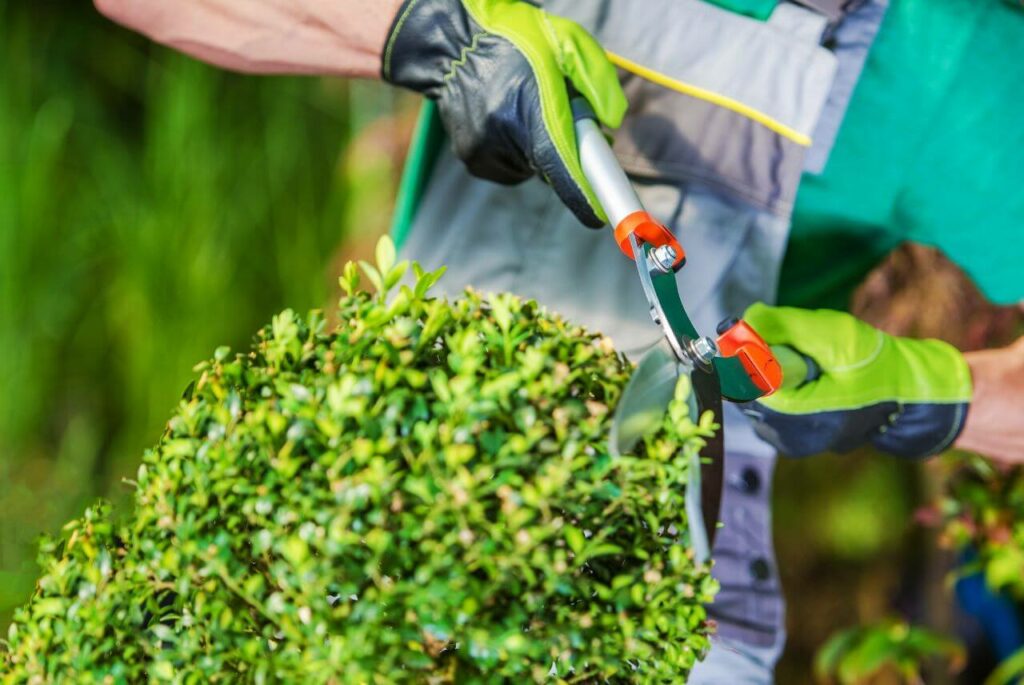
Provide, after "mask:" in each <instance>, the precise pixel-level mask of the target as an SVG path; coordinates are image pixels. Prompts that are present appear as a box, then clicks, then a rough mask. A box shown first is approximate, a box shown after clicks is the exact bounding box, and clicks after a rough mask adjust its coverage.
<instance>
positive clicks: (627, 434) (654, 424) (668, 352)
mask: <svg viewBox="0 0 1024 685" xmlns="http://www.w3.org/2000/svg"><path fill="white" fill-rule="evenodd" d="M682 371H683V369H682V365H681V364H680V363H679V361H678V360H677V359H676V356H675V354H674V353H673V352H672V349H671V348H670V347H669V346H668V343H666V342H665V341H664V340H663V341H662V342H660V343H658V344H657V345H655V346H654V347H652V348H651V349H649V350H648V351H647V352H645V353H644V356H643V357H641V358H640V363H639V364H637V366H636V370H635V371H634V372H633V375H632V376H631V377H630V379H629V382H628V383H627V384H626V389H625V390H624V391H623V393H622V399H620V400H619V404H618V406H617V407H616V408H615V416H614V417H613V419H612V430H611V436H610V438H611V439H610V443H611V451H612V456H616V457H618V456H621V455H623V454H629V453H630V452H631V451H632V450H633V448H634V447H636V445H637V443H638V442H640V440H642V439H643V438H644V436H645V435H649V434H651V433H653V432H654V431H656V430H657V429H658V427H659V426H660V425H661V422H662V419H664V417H665V410H666V409H667V408H668V404H669V402H671V401H672V396H673V395H674V394H675V391H676V383H677V382H678V380H679V376H680V374H681V373H682Z"/></svg>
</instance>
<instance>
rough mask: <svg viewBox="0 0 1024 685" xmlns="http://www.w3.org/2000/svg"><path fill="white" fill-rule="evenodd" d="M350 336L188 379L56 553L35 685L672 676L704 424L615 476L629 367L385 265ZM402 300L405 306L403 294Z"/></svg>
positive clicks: (693, 606) (26, 666) (631, 461)
mask: <svg viewBox="0 0 1024 685" xmlns="http://www.w3.org/2000/svg"><path fill="white" fill-rule="evenodd" d="M363 267H364V272H365V273H366V275H367V276H368V278H369V280H370V281H371V282H372V283H373V284H374V285H375V286H376V289H377V291H378V294H377V295H375V296H371V295H369V294H366V293H363V292H360V291H359V290H358V285H359V275H358V270H357V268H356V267H355V266H354V265H352V264H349V265H348V267H346V269H345V275H344V277H343V278H342V285H343V286H344V287H345V289H346V290H347V291H348V293H349V294H348V296H346V297H345V298H343V299H342V300H341V303H340V310H339V312H338V317H339V319H338V320H339V322H340V323H339V325H338V326H337V328H336V329H335V330H334V331H333V332H330V333H327V332H325V330H326V326H325V323H324V319H323V317H322V316H321V315H320V314H319V313H315V312H314V313H312V314H310V315H309V316H308V317H307V318H306V319H300V318H298V317H296V316H295V315H294V314H293V313H292V312H290V311H286V312H284V313H282V314H280V315H279V316H277V317H275V318H274V321H273V324H272V325H271V326H269V327H268V328H266V329H264V330H263V331H261V332H260V333H259V335H258V336H257V339H256V342H255V345H254V347H253V349H252V350H251V351H250V352H249V353H248V354H244V355H237V356H231V355H230V353H229V351H228V350H227V349H223V348H222V349H219V350H218V351H217V352H216V354H215V355H214V358H213V359H212V360H211V361H209V362H206V363H203V364H200V365H199V366H198V367H196V370H197V372H198V373H199V378H198V380H197V381H196V382H195V383H194V384H193V386H191V387H190V388H189V390H188V391H187V392H186V395H185V397H184V399H183V401H182V402H181V404H180V405H179V407H178V409H177V412H176V413H175V415H174V416H173V417H172V418H171V420H170V421H169V423H168V425H167V430H166V432H165V434H164V436H163V438H162V439H161V441H160V443H159V444H158V446H157V447H156V448H155V449H154V450H151V451H150V452H148V453H147V454H146V455H145V456H144V458H143V464H142V466H141V467H140V469H139V472H138V477H137V481H136V483H135V485H136V493H135V510H134V515H133V517H132V518H131V519H130V520H129V521H127V522H126V523H124V524H117V523H113V522H112V521H111V517H110V514H109V512H108V510H107V508H106V507H104V506H102V505H99V506H96V507H94V508H91V509H89V510H88V511H86V513H85V515H84V516H83V517H82V518H81V519H80V520H77V521H73V522H72V523H70V524H68V525H67V526H66V527H65V529H64V534H63V535H62V537H61V539H59V540H51V541H47V542H44V544H43V546H42V552H41V563H42V566H43V570H44V575H43V577H42V578H41V580H40V581H39V583H38V587H37V591H36V594H35V596H34V598H33V599H32V601H31V602H30V603H29V604H28V605H27V606H26V607H24V608H23V609H20V610H19V611H18V612H17V615H16V618H15V622H14V623H13V624H12V626H11V628H10V631H9V641H8V645H7V653H6V654H5V656H4V661H5V664H6V668H7V674H6V676H5V678H4V682H6V683H16V682H25V681H28V682H43V681H50V680H54V681H64V682H79V683H88V682H139V681H142V680H145V679H150V680H152V681H154V682H182V683H205V682H224V681H249V682H272V681H285V682H338V683H390V682H455V681H458V682H498V681H505V680H507V681H511V682H524V681H527V680H533V681H538V680H544V679H549V678H554V677H556V676H557V677H559V678H564V679H572V680H574V681H583V680H596V681H601V680H605V679H610V680H615V681H620V680H621V681H636V682H650V681H671V682H680V681H681V680H683V679H684V677H685V675H686V673H687V672H688V670H689V669H690V668H691V666H692V665H693V664H694V663H695V661H696V659H698V658H699V656H700V655H701V654H702V653H703V652H704V650H705V649H706V648H707V647H708V632H709V622H708V621H707V619H706V614H705V610H704V608H703V605H704V604H705V603H706V602H708V601H709V600H710V599H711V597H712V595H713V593H714V590H715V585H714V581H712V580H711V578H710V576H709V575H708V568H707V567H706V566H704V565H698V564H696V563H695V562H694V561H693V558H692V555H691V553H690V552H689V551H688V545H687V542H688V541H687V540H686V537H685V534H675V531H685V530H686V529H687V528H686V517H685V508H684V484H685V482H686V480H687V475H688V474H687V466H686V465H687V464H688V463H689V459H690V457H691V456H692V454H693V452H694V451H695V450H698V449H699V448H700V446H701V444H702V440H703V437H706V436H707V435H709V432H710V431H711V430H713V429H714V426H713V425H711V424H710V422H709V421H702V422H701V423H702V425H700V426H695V425H694V424H693V423H692V422H690V421H689V420H688V419H687V418H686V408H685V394H686V387H685V384H683V383H681V384H680V392H679V397H677V401H676V402H675V404H674V405H673V407H672V408H671V416H670V417H669V418H667V419H666V421H665V424H664V427H663V430H662V431H661V432H660V433H659V434H658V435H655V436H652V437H651V438H649V439H647V440H646V442H645V444H644V445H642V446H641V447H639V448H638V450H637V454H636V455H635V456H626V457H622V458H620V459H617V460H615V459H612V458H610V457H609V455H608V453H607V449H606V435H607V433H608V429H609V424H610V410H611V409H612V407H613V406H614V403H615V401H616V399H617V398H618V397H619V395H620V393H621V390H622V388H623V386H624V384H625V382H626V380H627V377H628V375H629V367H628V365H627V364H626V363H625V361H624V360H623V358H622V357H621V356H618V355H616V354H615V352H614V351H613V350H612V349H611V346H610V345H609V344H608V341H607V340H606V339H603V338H601V337H599V336H596V335H593V334H590V333H588V332H587V331H585V330H584V329H582V328H579V327H575V326H571V325H569V324H567V323H565V322H563V321H562V320H560V319H559V318H557V317H555V316H552V315H549V314H548V313H546V312H545V311H544V310H542V309H541V308H539V307H538V306H537V305H536V304H535V303H533V302H522V301H520V300H517V299H515V298H514V297H511V296H495V297H492V298H490V299H485V298H482V297H481V296H480V295H478V294H475V293H473V292H467V294H466V295H465V297H463V298H460V299H458V300H456V301H455V302H451V303H449V302H447V301H444V300H440V299H432V298H430V297H428V294H427V291H428V289H429V287H430V286H431V284H432V283H433V282H434V281H436V279H437V278H438V277H439V275H440V274H439V273H433V274H424V273H423V272H422V271H420V270H419V268H418V267H415V266H414V267H413V269H414V270H415V271H416V276H417V278H416V283H415V286H414V287H413V288H410V287H404V286H403V287H402V288H401V289H400V290H399V291H398V292H397V293H394V292H393V290H394V286H395V285H396V284H397V283H398V281H399V280H401V278H402V276H403V274H404V272H405V271H406V269H407V267H408V265H407V264H406V263H401V264H398V265H395V264H394V248H393V247H392V246H391V245H390V243H389V242H384V243H382V244H381V246H380V248H379V249H378V265H377V268H374V267H371V266H370V265H366V264H364V265H363ZM388 291H392V297H391V298H390V299H386V297H385V296H386V294H387V292H388Z"/></svg>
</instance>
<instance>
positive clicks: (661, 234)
mask: <svg viewBox="0 0 1024 685" xmlns="http://www.w3.org/2000/svg"><path fill="white" fill-rule="evenodd" d="M630 235H636V239H637V242H640V243H650V244H651V245H653V246H654V247H662V246H664V245H671V246H672V247H673V248H675V251H676V261H675V267H676V268H679V267H680V266H682V265H683V262H685V261H686V252H685V251H684V250H683V246H682V245H681V244H680V243H679V241H678V240H676V237H675V236H674V235H672V231H670V230H668V228H666V227H665V226H664V225H662V224H660V223H658V221H656V220H655V218H654V217H652V216H651V215H650V214H648V213H647V212H645V211H642V210H641V211H637V212H633V213H632V214H630V215H629V216H627V217H626V218H625V219H623V220H622V221H620V222H619V225H618V226H616V227H615V242H617V243H618V244H619V249H621V250H622V251H623V253H625V255H626V256H627V257H629V258H630V259H632V258H633V249H632V248H631V247H630V245H629V236H630Z"/></svg>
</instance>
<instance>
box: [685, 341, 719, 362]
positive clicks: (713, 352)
mask: <svg viewBox="0 0 1024 685" xmlns="http://www.w3.org/2000/svg"><path fill="white" fill-rule="evenodd" d="M689 348H690V349H689V352H690V355H691V356H692V357H693V358H694V360H695V361H698V362H700V363H701V364H705V365H706V364H710V363H711V362H713V361H714V360H715V357H717V356H718V345H716V344H715V341H714V340H712V339H711V338H697V339H696V340H691V341H690V345H689Z"/></svg>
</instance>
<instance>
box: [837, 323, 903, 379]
mask: <svg viewBox="0 0 1024 685" xmlns="http://www.w3.org/2000/svg"><path fill="white" fill-rule="evenodd" d="M875 336H876V337H877V338H878V344H877V345H876V346H875V349H874V350H872V351H871V353H870V354H869V355H868V356H867V357H865V358H863V359H861V360H859V361H856V362H854V363H853V364H847V365H846V366H837V367H835V368H834V369H832V373H846V372H849V371H857V370H858V369H863V368H864V367H865V366H868V365H870V364H872V363H873V362H874V361H875V360H876V359H878V358H879V357H881V356H882V350H883V348H885V343H886V340H887V339H888V336H887V335H885V334H884V333H882V332H881V331H875ZM826 373H828V372H827V371H826Z"/></svg>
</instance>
